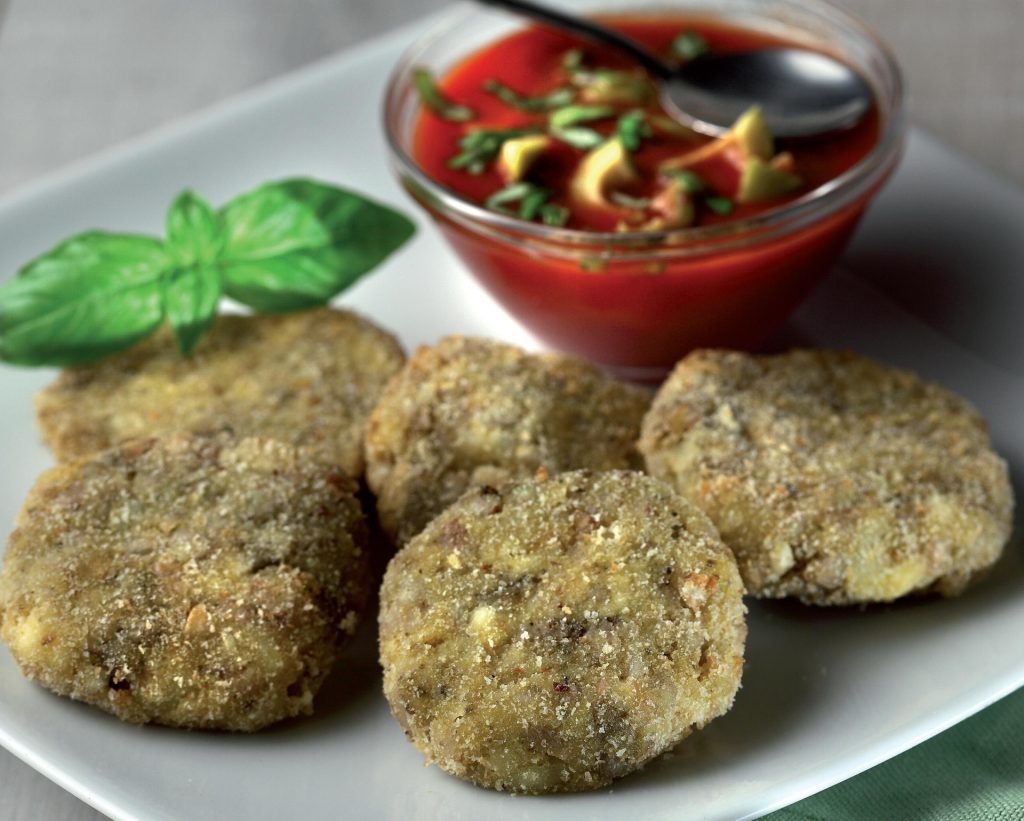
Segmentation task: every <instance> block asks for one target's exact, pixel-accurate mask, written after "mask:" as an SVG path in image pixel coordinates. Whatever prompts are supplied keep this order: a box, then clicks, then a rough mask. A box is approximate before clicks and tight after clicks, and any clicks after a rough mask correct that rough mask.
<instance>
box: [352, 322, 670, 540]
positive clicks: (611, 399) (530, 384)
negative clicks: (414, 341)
mask: <svg viewBox="0 0 1024 821" xmlns="http://www.w3.org/2000/svg"><path fill="white" fill-rule="evenodd" d="M649 404H650V395H649V394H648V392H647V391H644V390H642V389H640V388H637V387H634V386H632V385H626V384H624V383H621V382H618V381H616V380H614V379H612V378H611V377H609V376H607V375H605V374H604V373H602V372H601V371H600V370H598V369H597V368H595V367H594V366H592V365H590V364H588V363H585V362H582V361H581V360H577V359H572V358H569V357H566V356H563V355H561V354H540V355H530V354H527V353H525V352H524V351H522V350H520V349H518V348H516V347H514V346H512V345H506V344H503V343H500V342H495V341H492V340H486V339H475V338H466V337H461V336H451V337H447V338H445V339H442V340H441V341H440V342H438V344H437V345H436V346H434V347H432V348H427V347H423V348H420V349H419V350H417V351H416V353H415V354H414V355H413V357H412V358H411V359H410V360H409V362H408V363H407V365H406V366H405V368H404V369H403V370H402V371H401V372H400V373H399V375H398V376H396V377H395V378H394V379H393V380H392V382H391V383H390V384H389V385H388V387H387V389H386V390H385V391H384V395H383V396H382V397H381V400H380V403H379V404H378V405H377V407H376V408H375V409H374V411H373V413H372V414H371V415H370V421H369V424H368V426H367V435H366V462H367V467H366V480H367V484H368V485H369V486H370V488H371V490H373V492H374V493H375V494H376V495H377V506H378V514H379V516H380V521H381V525H382V527H383V529H384V531H385V532H386V533H388V535H389V536H391V538H392V539H393V540H394V541H395V543H396V544H399V545H401V544H404V543H405V542H407V541H408V540H409V539H411V538H412V537H413V536H414V535H416V534H417V533H418V532H419V531H420V530H422V529H423V527H424V526H425V525H426V524H427V522H429V521H430V520H431V519H432V518H433V517H434V516H436V515H437V514H438V513H440V512H441V511H442V510H444V509H445V508H446V507H447V506H448V505H449V504H451V503H452V502H454V501H455V500H456V499H457V498H458V497H459V496H460V495H461V494H462V492H463V491H464V490H466V489H467V488H469V487H471V486H473V485H483V484H487V485H492V486H499V485H500V484H501V483H502V482H505V481H507V480H509V479H514V478H528V477H530V476H532V475H533V474H534V473H535V472H536V471H537V470H538V469H540V468H544V469H545V470H547V471H548V472H550V473H552V474H554V473H559V472H561V471H565V470H575V469H580V468H590V469H593V470H613V469H639V468H640V467H641V459H640V455H639V453H638V452H637V450H636V444H635V442H636V438H637V436H638V434H639V431H640V420H641V419H642V417H643V414H644V412H645V411H646V410H647V407H648V405H649Z"/></svg>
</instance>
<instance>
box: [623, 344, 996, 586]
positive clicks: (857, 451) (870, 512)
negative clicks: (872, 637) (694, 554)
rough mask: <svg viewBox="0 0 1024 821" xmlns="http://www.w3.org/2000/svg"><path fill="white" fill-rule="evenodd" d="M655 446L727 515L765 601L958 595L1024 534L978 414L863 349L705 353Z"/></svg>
mask: <svg viewBox="0 0 1024 821" xmlns="http://www.w3.org/2000/svg"><path fill="white" fill-rule="evenodd" d="M640 449H641V450H642V451H643V453H644V456H645V458H646V461H647V468H648V470H649V471H650V472H651V473H652V474H653V475H655V476H659V477H661V478H663V479H665V480H666V481H668V482H670V483H672V484H673V485H674V486H675V487H676V489H677V490H679V492H680V493H681V494H682V495H683V496H684V497H686V498H687V499H689V500H690V501H692V502H693V503H695V504H696V505H698V506H699V507H700V508H702V509H703V510H704V511H705V512H706V513H707V514H708V515H709V516H710V517H711V520H712V521H713V522H714V523H715V524H716V526H717V527H718V529H719V531H720V532H721V534H722V538H723V539H724V540H725V542H726V544H728V545H729V546H730V547H731V548H732V549H733V551H734V552H735V553H736V557H737V559H738V561H739V565H740V571H741V572H742V574H743V579H744V581H745V583H746V585H747V589H748V590H749V591H750V592H751V593H753V594H754V595H756V596H762V597H771V598H775V597H784V596H793V597H797V598H799V599H801V600H802V601H804V602H807V603H808V604H824V605H833V604H836V605H842V604H855V603H862V602H885V601H892V600H893V599H896V598H899V597H900V596H905V595H907V594H910V593H920V592H929V591H935V592H938V593H941V594H943V595H946V596H952V595H957V594H959V593H960V592H961V591H962V590H963V589H964V588H965V587H966V586H967V584H968V583H969V582H970V581H971V580H972V579H974V578H975V577H976V576H978V575H979V574H980V573H981V572H982V571H984V570H985V569H987V568H988V567H990V566H991V565H992V564H993V563H994V562H995V561H996V560H997V559H998V558H999V556H1000V554H1001V552H1002V550H1003V547H1004V545H1005V544H1006V542H1007V540H1008V539H1009V536H1010V529H1011V521H1012V511H1013V491H1012V489H1011V486H1010V482H1009V477H1008V471H1007V466H1006V463H1005V462H1004V461H1003V460H1002V459H1001V458H1000V457H999V456H998V455H997V454H996V453H995V452H993V450H992V446H991V443H990V441H989V437H988V434H987V432H986V428H985V424H984V421H983V420H982V419H981V417H980V416H979V415H978V413H977V412H976V411H975V410H974V409H973V408H972V407H971V406H970V405H969V404H968V403H967V402H966V401H965V400H963V399H961V398H960V397H958V396H955V395H954V394H952V393H950V392H949V391H946V390H944V389H942V388H940V387H938V386H935V385H931V384H928V383H926V382H923V381H922V380H921V379H919V378H918V377H917V376H915V375H914V374H912V373H909V372H907V371H902V370H898V369H896V368H891V367H887V366H885V365H882V364H879V363H877V362H874V361H871V360H869V359H865V358H863V357H860V356H857V355H855V354H853V353H848V352H839V351H824V350H821V351H819V350H799V351H792V352H790V353H787V354H783V355H780V356H750V355H748V354H742V353H733V352H727V351H698V352H696V353H693V354H691V355H690V356H688V357H687V358H686V359H684V360H683V361H682V362H680V363H679V364H678V366H677V367H676V369H675V371H674V372H673V373H672V375H671V377H670V378H669V379H668V381H667V382H666V383H665V384H664V385H663V386H662V388H661V390H660V391H659V393H658V395H657V397H656V399H655V401H654V405H653V407H652V408H651V411H650V413H649V414H648V415H647V417H646V418H645V420H644V426H643V436H642V438H641V440H640Z"/></svg>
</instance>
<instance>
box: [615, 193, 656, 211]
mask: <svg viewBox="0 0 1024 821" xmlns="http://www.w3.org/2000/svg"><path fill="white" fill-rule="evenodd" d="M608 199H610V200H611V201H612V202H614V203H615V204H616V205H621V206H622V207H623V208H633V209H636V210H638V211H642V210H643V209H645V208H650V207H651V198H650V197H631V196H630V195H629V194H626V193H624V192H622V191H612V192H611V194H609V195H608Z"/></svg>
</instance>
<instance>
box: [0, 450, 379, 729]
mask: <svg viewBox="0 0 1024 821" xmlns="http://www.w3.org/2000/svg"><path fill="white" fill-rule="evenodd" d="M354 491H355V483H354V482H353V481H352V480H351V479H349V478H347V477H345V476H343V475H342V474H340V473H339V472H338V471H337V469H336V468H334V467H328V466H321V465H318V464H315V463H313V462H311V461H310V460H309V459H308V455H307V454H305V453H304V452H300V451H299V450H297V449H295V448H293V447H291V446H290V445H286V444H283V443H280V442H275V441H272V440H267V439H259V438H249V439H245V440H241V441H238V442H234V441H227V440H222V439H220V440H217V439H206V438H200V437H193V436H190V435H186V434H173V435H171V436H169V437H167V438H166V439H162V440H161V439H157V438H149V439H139V440H134V441H131V442H126V443H124V444H122V445H120V446H118V447H116V448H114V449H112V450H108V451H104V452H101V453H99V454H95V455H93V456H91V457H87V458H85V459H83V460H80V461H78V462H74V463H71V464H65V465H60V466H58V467H55V468H53V469H51V470H49V471H47V472H46V473H44V474H43V476H42V477H41V478H40V479H39V480H38V482H37V483H36V485H35V487H34V488H33V489H32V491H31V493H30V494H29V497H28V499H27V501H26V502H25V506H24V508H23V509H22V511H21V514H20V516H19V519H18V526H17V529H16V530H15V531H14V533H13V534H12V535H11V537H10V541H9V543H8V547H7V553H6V555H5V556H4V565H3V571H2V573H0V638H2V639H3V640H4V641H5V642H6V643H7V645H8V646H9V647H10V650H11V654H12V655H13V656H14V659H15V661H17V663H18V664H19V665H20V667H21V669H22V672H23V673H24V674H25V675H26V676H28V677H29V678H31V679H34V680H35V681H37V682H38V683H40V684H42V685H43V686H45V687H48V688H49V689H51V690H53V691H54V692H56V693H59V694H60V695H64V696H70V697H71V698H74V699H78V700H80V701H84V702H87V703H89V704H92V705H95V706H97V707H100V708H102V709H104V710H107V711H108V712H111V713H113V714H114V715H116V716H118V717H119V718H122V719H124V720H126V721H131V722H137V723H145V722H155V723H159V724H167V725H172V726H182V727H193V728H205V729H220V730H256V729H259V728H260V727H263V726H265V725H267V724H270V723H272V722H275V721H279V720H280V719H283V718H287V717H290V716H294V715H299V714H303V713H309V712H311V710H312V703H313V697H314V695H315V694H316V692H317V690H318V689H319V687H320V684H321V683H322V681H323V680H324V678H325V676H326V675H327V673H328V671H329V670H330V669H331V667H332V665H333V664H334V662H335V659H336V657H337V653H338V649H339V648H340V646H341V644H342V642H343V640H344V639H345V638H346V637H347V636H348V635H349V634H351V633H352V632H353V631H354V629H355V626H356V623H357V620H358V614H359V611H360V610H361V608H362V607H363V606H364V604H365V602H366V600H367V596H368V593H369V591H370V588H371V581H370V574H369V567H368V558H367V552H366V524H365V522H364V520H363V515H362V511H361V509H360V507H359V504H358V502H357V501H356V499H355V496H354Z"/></svg>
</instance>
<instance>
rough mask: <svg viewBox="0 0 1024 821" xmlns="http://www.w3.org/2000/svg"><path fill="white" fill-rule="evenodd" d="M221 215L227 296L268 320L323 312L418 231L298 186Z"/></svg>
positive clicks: (401, 220) (270, 189)
mask: <svg viewBox="0 0 1024 821" xmlns="http://www.w3.org/2000/svg"><path fill="white" fill-rule="evenodd" d="M221 214H222V216H223V219H224V224H225V228H226V231H227V240H226V243H225V247H224V251H223V254H222V262H221V270H222V272H223V277H224V280H223V283H224V285H223V287H224V292H225V293H226V294H227V295H228V296H230V297H232V298H233V299H237V300H238V301H239V302H242V303H244V304H246V305H249V306H250V307H252V308H255V309H256V310H258V311H264V312H267V313H283V312H286V311H295V310H301V309H304V308H310V307H313V306H316V305H322V304H324V303H325V302H327V301H328V300H330V299H331V297H333V296H335V295H336V294H338V293H339V292H340V291H342V290H344V289H345V288H347V287H349V286H350V285H352V284H353V283H354V282H355V281H356V280H358V279H359V278H360V277H361V276H363V275H364V274H366V273H367V272H368V271H370V270H371V269H372V268H374V267H375V266H377V265H378V264H380V263H381V262H382V261H383V260H384V259H385V258H386V257H387V256H388V255H389V254H391V253H392V252H393V251H395V250H396V249H398V248H399V247H400V246H401V245H403V244H404V243H405V241H406V240H408V239H409V237H411V236H412V234H413V232H414V231H415V230H416V229H415V225H414V224H413V223H412V221H411V220H409V219H408V218H407V217H405V216H404V215H403V214H401V213H399V212H398V211H395V210H393V209H391V208H388V207H387V206H384V205H381V204H378V203H375V202H373V201H371V200H368V199H366V198H365V197H363V196H360V195H359V194H356V193H354V192H352V191H347V190H345V189H343V188H336V187H334V186H330V185H326V184H324V183H320V182H315V181H313V180H302V179H297V180H284V181H282V182H276V183H268V184H266V185H262V186H260V187H259V188H256V189H254V190H253V191H250V192H248V193H246V194H243V195H241V196H240V197H237V198H235V199H234V200H232V201H231V202H230V203H228V204H227V205H226V206H225V207H224V209H223V210H222V212H221Z"/></svg>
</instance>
